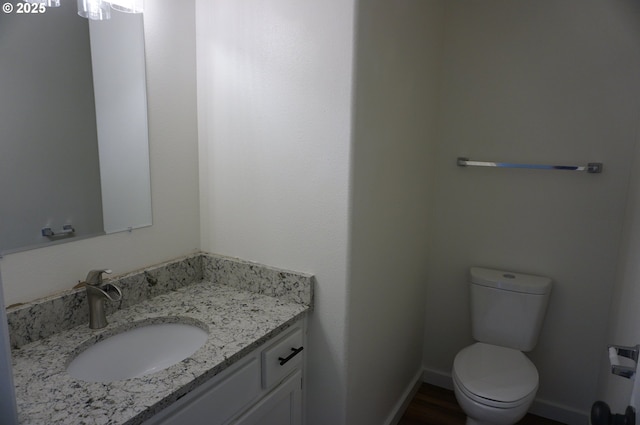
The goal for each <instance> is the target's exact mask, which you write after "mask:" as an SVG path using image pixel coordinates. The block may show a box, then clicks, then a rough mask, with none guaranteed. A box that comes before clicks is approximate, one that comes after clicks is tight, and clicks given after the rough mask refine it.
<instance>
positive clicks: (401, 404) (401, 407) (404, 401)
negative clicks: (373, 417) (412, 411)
mask: <svg viewBox="0 0 640 425" xmlns="http://www.w3.org/2000/svg"><path fill="white" fill-rule="evenodd" d="M422 375H423V373H422V371H421V370H419V371H418V372H417V373H416V375H415V376H414V377H413V379H412V380H411V382H410V383H409V386H407V388H406V389H405V390H404V391H403V393H402V396H400V399H399V400H398V402H397V403H396V405H395V406H394V408H393V410H392V411H391V414H390V415H389V417H388V418H387V420H386V421H384V424H385V425H396V424H397V423H398V422H400V419H401V418H402V415H403V414H404V411H405V410H407V407H408V406H409V403H411V400H413V397H414V396H415V395H416V393H417V392H418V390H419V389H420V385H421V384H422Z"/></svg>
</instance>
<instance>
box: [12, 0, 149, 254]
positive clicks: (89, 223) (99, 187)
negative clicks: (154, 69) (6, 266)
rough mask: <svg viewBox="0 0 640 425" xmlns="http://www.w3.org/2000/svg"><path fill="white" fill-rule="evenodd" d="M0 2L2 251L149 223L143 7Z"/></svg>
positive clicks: (71, 1)
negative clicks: (130, 10)
mask: <svg viewBox="0 0 640 425" xmlns="http://www.w3.org/2000/svg"><path fill="white" fill-rule="evenodd" d="M3 4H4V6H3V13H1V14H0V93H1V94H2V95H1V96H0V128H1V129H2V133H1V134H2V135H1V136H0V254H3V253H10V252H15V251H21V250H25V249H31V248H38V247H41V246H46V245H50V244H56V243H63V242H71V241H74V240H78V239H81V238H87V237H92V236H97V235H103V234H105V233H114V232H118V231H124V230H131V229H134V228H139V227H143V226H149V225H151V190H150V176H149V143H148V129H147V105H146V79H145V61H144V32H143V22H142V15H140V14H126V13H120V12H115V11H114V12H113V13H112V14H111V19H110V20H107V21H88V20H87V19H84V18H82V17H80V16H78V14H77V8H76V1H75V0H62V1H61V6H60V7H52V8H46V10H45V11H44V12H42V13H19V12H20V10H22V11H23V12H24V11H25V10H26V8H25V9H20V7H19V5H20V4H24V3H23V2H18V1H14V0H12V1H8V2H6V1H5V2H4V3H3ZM7 4H11V5H12V6H13V7H12V8H9V6H6V5H7ZM34 9H35V8H34ZM9 10H11V11H10V12H9ZM47 229H49V230H47Z"/></svg>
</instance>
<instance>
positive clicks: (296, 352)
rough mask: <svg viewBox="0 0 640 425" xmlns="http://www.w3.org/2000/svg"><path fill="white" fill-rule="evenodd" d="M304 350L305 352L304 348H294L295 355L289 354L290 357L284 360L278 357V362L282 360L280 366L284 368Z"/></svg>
mask: <svg viewBox="0 0 640 425" xmlns="http://www.w3.org/2000/svg"><path fill="white" fill-rule="evenodd" d="M302 350H304V347H300V348H292V349H291V351H293V353H291V354H289V356H288V357H286V358H284V359H283V358H282V357H278V360H280V366H282V365H283V364H285V363H286V362H288V361H289V360H291V359H292V358H294V357H295V356H296V355H297V354H298V353H299V352H300V351H302Z"/></svg>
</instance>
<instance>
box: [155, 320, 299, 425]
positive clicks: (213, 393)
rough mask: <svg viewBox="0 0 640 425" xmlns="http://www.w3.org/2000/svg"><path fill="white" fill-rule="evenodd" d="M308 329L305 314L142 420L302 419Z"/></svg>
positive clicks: (276, 423)
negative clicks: (148, 417)
mask: <svg viewBox="0 0 640 425" xmlns="http://www.w3.org/2000/svg"><path fill="white" fill-rule="evenodd" d="M305 334H306V326H305V321H304V319H303V320H300V321H298V322H297V323H296V324H294V325H293V326H291V327H290V328H288V329H286V330H285V331H284V332H282V333H281V334H279V335H277V336H276V337H274V338H273V339H272V340H269V341H267V342H266V343H264V344H263V345H261V346H260V347H258V348H257V349H256V350H254V351H253V352H251V353H250V354H248V355H247V356H245V357H244V358H242V359H241V360H239V361H237V362H236V363H234V364H233V365H232V366H230V367H228V368H227V369H225V370H224V371H223V372H221V373H220V374H218V375H217V376H215V377H213V378H212V379H211V380H209V381H208V382H205V383H204V384H202V385H201V386H200V387H198V388H196V389H195V390H193V391H191V392H190V393H188V394H187V395H185V396H184V397H182V398H181V399H179V400H178V401H176V402H175V403H173V404H172V405H170V406H168V407H167V408H166V409H164V410H163V411H161V412H160V413H158V414H157V415H155V416H154V417H153V418H151V419H149V420H148V421H146V422H145V423H144V425H184V424H189V425H205V424H206V425H227V424H229V425H231V424H233V425H252V424H255V425H258V424H260V425H272V424H273V425H302V416H303V415H302V403H303V391H302V377H303V374H304V358H305V353H304V351H303V347H304V345H305V342H306V338H305Z"/></svg>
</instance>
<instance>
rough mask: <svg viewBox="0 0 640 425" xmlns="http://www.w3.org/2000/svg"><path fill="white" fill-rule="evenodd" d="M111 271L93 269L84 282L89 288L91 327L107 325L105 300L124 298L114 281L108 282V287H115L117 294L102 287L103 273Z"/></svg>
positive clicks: (97, 327) (98, 327)
mask: <svg viewBox="0 0 640 425" xmlns="http://www.w3.org/2000/svg"><path fill="white" fill-rule="evenodd" d="M103 273H107V274H109V273H111V270H91V271H90V272H89V274H87V279H86V281H85V282H84V284H85V287H86V288H87V300H88V301H89V327H90V328H91V329H100V328H104V327H105V326H107V317H106V313H105V311H104V302H105V300H109V301H120V300H121V299H122V291H120V288H118V287H117V286H116V285H114V284H113V283H107V284H106V285H105V289H106V288H107V287H111V288H113V289H114V292H115V294H113V295H111V294H109V293H108V292H107V291H105V290H104V289H102V286H103V281H102V274H103Z"/></svg>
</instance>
